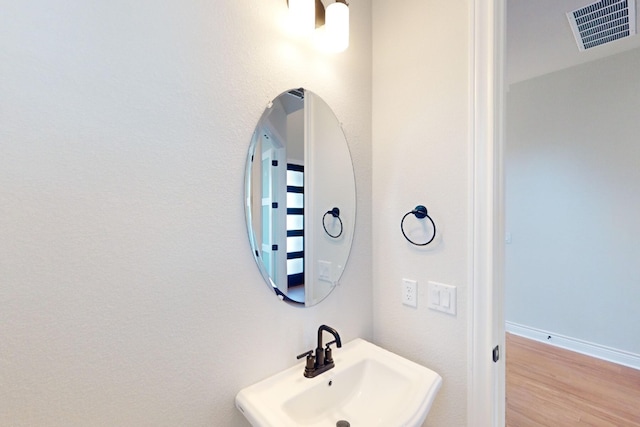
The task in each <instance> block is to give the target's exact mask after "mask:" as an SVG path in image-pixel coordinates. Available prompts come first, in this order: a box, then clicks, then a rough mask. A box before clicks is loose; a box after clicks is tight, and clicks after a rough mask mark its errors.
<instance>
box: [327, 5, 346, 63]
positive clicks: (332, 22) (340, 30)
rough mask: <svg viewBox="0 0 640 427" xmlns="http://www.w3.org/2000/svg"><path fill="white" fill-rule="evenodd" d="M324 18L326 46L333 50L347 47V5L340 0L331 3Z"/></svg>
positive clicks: (340, 50) (337, 50)
mask: <svg viewBox="0 0 640 427" xmlns="http://www.w3.org/2000/svg"><path fill="white" fill-rule="evenodd" d="M325 19H326V22H325V31H326V34H325V37H327V43H328V46H327V47H328V48H329V49H330V50H332V51H333V52H342V51H343V50H345V49H346V48H347V47H349V6H347V5H346V3H343V2H342V1H336V2H335V3H331V4H330V5H329V6H327V11H326V17H325Z"/></svg>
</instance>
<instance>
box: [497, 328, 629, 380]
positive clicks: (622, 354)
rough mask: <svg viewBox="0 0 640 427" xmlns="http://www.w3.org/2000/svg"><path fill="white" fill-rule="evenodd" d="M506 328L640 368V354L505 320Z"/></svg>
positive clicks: (556, 344)
mask: <svg viewBox="0 0 640 427" xmlns="http://www.w3.org/2000/svg"><path fill="white" fill-rule="evenodd" d="M505 329H506V331H507V332H509V333H512V334H514V335H519V336H521V337H525V338H529V339H532V340H535V341H540V342H544V343H547V344H551V345H554V346H556V347H560V348H564V349H566V350H571V351H575V352H576V353H581V354H585V355H587V356H591V357H596V358H598V359H602V360H606V361H609V362H613V363H617V364H619V365H624V366H628V367H630V368H634V369H638V370H640V355H639V354H635V353H630V352H627V351H623V350H618V349H615V348H611V347H607V346H604V345H600V344H594V343H592V342H588V341H583V340H580V339H577V338H572V337H567V336H565V335H560V334H556V333H554V332H549V331H543V330H542V329H537V328H532V327H530V326H525V325H519V324H517V323H512V322H505Z"/></svg>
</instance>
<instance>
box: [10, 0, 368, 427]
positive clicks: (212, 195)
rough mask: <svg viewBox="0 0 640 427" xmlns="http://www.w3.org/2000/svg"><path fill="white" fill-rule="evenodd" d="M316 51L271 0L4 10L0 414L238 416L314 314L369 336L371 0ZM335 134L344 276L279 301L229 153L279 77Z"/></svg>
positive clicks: (101, 418) (241, 159)
mask: <svg viewBox="0 0 640 427" xmlns="http://www.w3.org/2000/svg"><path fill="white" fill-rule="evenodd" d="M350 4H351V47H350V49H349V50H348V51H347V52H346V53H343V54H340V55H326V54H322V53H319V52H317V51H316V50H314V49H312V48H311V47H310V45H309V44H308V43H307V42H303V41H299V40H296V39H292V38H291V37H289V35H288V34H286V32H285V31H284V30H283V27H282V23H283V19H284V16H285V13H286V2H285V1H284V0H264V1H235V2H232V1H224V2H223V1H215V2H210V1H209V2H204V1H194V2H180V1H169V0H166V1H153V2H152V1H139V2H131V1H123V0H116V1H108V2H106V1H98V0H88V1H84V2H77V1H71V0H63V1H58V2H47V1H44V0H26V1H21V2H4V4H3V11H2V14H0V342H1V343H2V344H1V346H0V384H2V386H1V387H0V402H2V404H1V405H0V424H1V425H11V426H86V425H92V426H115V425H117V426H151V425H153V426H162V425H166V426H176V425H184V426H212V425H217V426H242V425H246V422H245V421H244V418H243V417H242V416H241V415H240V414H239V413H238V412H237V411H236V409H235V408H234V404H233V398H234V395H235V393H236V392H237V391H238V390H239V389H240V388H242V387H243V386H246V385H248V384H251V383H253V382H255V381H257V380H260V379H261V378H263V377H265V376H267V375H269V374H271V373H273V372H276V371H278V370H280V369H283V368H285V367H287V366H290V365H291V364H293V363H294V362H295V359H294V356H295V355H296V354H298V353H299V352H301V351H303V350H306V349H308V348H311V347H312V345H313V341H314V335H315V330H316V328H317V326H318V325H319V324H321V323H327V324H329V325H332V326H334V327H336V328H337V329H338V331H340V332H341V334H342V337H343V339H345V340H350V339H353V338H355V337H357V336H361V337H364V338H369V339H370V338H371V336H372V326H371V318H372V309H371V305H372V304H371V301H372V290H371V281H372V278H371V274H372V272H371V268H370V266H371V219H370V211H371V194H370V192H371V176H370V175H371V145H370V140H371V89H370V88H371V22H370V21H371V19H370V16H371V10H370V5H369V2H368V1H361V0H352V1H351V2H350ZM299 86H304V87H307V88H309V89H311V90H313V91H314V92H316V93H317V94H318V95H320V96H322V97H323V98H324V99H325V100H326V101H327V102H328V103H329V104H330V105H331V106H332V108H333V109H334V111H335V113H336V114H337V116H338V117H339V118H340V120H341V121H342V122H343V124H344V129H345V133H346V136H347V139H348V141H349V144H350V149H351V153H352V156H353V161H354V167H355V171H356V184H357V189H358V217H357V227H356V233H355V238H354V247H353V252H352V256H351V258H350V262H349V265H348V267H347V269H346V272H345V275H344V278H343V280H342V286H341V287H340V288H338V289H337V290H336V291H335V292H334V293H333V294H332V295H331V296H330V297H329V298H327V300H325V301H324V302H323V303H322V304H321V305H319V306H317V307H314V308H311V309H298V308H293V307H290V306H287V305H285V304H284V303H281V302H279V301H278V300H277V299H276V298H275V297H274V296H273V295H272V294H271V293H270V291H269V290H268V289H267V287H266V285H265V284H264V283H262V279H261V277H260V275H259V273H258V270H257V268H256V267H255V266H254V261H253V259H252V256H251V253H250V248H249V243H248V239H247V236H246V231H245V224H244V211H243V199H242V191H243V173H244V166H245V164H244V163H245V156H246V150H247V148H248V145H249V141H250V138H251V134H252V131H253V127H254V126H255V124H256V122H257V121H258V118H259V117H260V114H261V113H262V110H263V108H264V107H265V105H266V104H267V102H268V101H269V100H270V99H271V98H272V97H274V96H276V95H277V94H279V93H281V92H282V91H284V90H286V89H288V88H291V87H299Z"/></svg>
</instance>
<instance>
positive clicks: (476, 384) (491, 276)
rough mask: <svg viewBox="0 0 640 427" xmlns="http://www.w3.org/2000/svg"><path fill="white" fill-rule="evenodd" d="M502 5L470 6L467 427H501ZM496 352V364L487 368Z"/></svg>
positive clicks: (497, 1)
mask: <svg viewBox="0 0 640 427" xmlns="http://www.w3.org/2000/svg"><path fill="white" fill-rule="evenodd" d="M505 2H506V0H474V1H473V2H472V4H471V9H472V10H471V18H470V19H471V22H470V28H471V31H470V37H471V47H472V48H471V54H472V58H471V70H472V77H471V78H472V81H471V85H472V86H471V88H472V96H471V102H470V104H471V105H470V109H471V120H472V125H471V132H472V135H471V137H470V141H471V142H470V143H471V145H472V146H471V153H472V155H471V156H470V158H471V159H470V165H469V167H470V169H471V173H470V179H471V180H472V182H471V183H470V186H471V189H472V191H471V198H472V200H471V206H472V208H473V215H472V224H470V230H471V236H470V239H471V242H472V244H471V245H470V246H471V248H470V252H471V253H470V257H469V258H470V262H471V263H472V265H471V267H470V269H469V271H470V275H471V277H470V283H471V288H470V290H471V293H470V300H471V304H470V306H471V307H470V310H471V313H470V314H469V322H470V324H469V328H468V330H469V337H468V342H469V343H470V345H469V372H468V373H469V388H468V396H467V399H468V406H467V408H468V409H467V411H468V412H467V416H468V422H467V424H468V425H469V426H473V427H475V426H478V427H488V426H493V427H504V425H505V362H504V359H505V358H504V308H503V298H504V283H503V270H504V268H503V265H504V255H503V254H504V249H503V246H504V202H503V178H504V173H503V160H502V146H503V123H504V120H503V117H504V78H503V74H504V73H503V69H504V56H505V55H504V43H505V38H506V37H505V27H506V25H505V21H506V16H505V9H506V7H505ZM496 346H498V348H499V349H500V353H501V354H500V357H499V360H498V361H497V362H494V361H493V358H492V351H493V349H494V348H495V347H496Z"/></svg>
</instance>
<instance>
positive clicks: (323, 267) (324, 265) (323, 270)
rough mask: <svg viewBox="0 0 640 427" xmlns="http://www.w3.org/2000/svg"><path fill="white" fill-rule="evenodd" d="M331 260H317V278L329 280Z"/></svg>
mask: <svg viewBox="0 0 640 427" xmlns="http://www.w3.org/2000/svg"><path fill="white" fill-rule="evenodd" d="M331 267H332V265H331V262H330V261H322V260H319V261H318V279H319V280H324V281H325V282H331Z"/></svg>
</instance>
